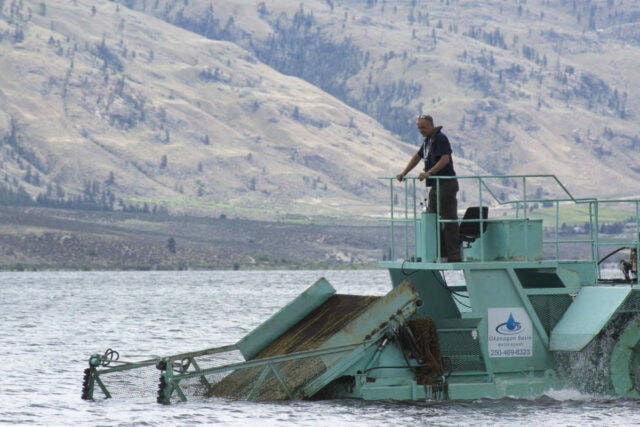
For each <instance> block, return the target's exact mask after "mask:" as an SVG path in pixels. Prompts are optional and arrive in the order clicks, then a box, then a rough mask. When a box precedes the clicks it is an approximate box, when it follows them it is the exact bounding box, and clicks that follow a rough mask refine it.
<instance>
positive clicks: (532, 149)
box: [149, 0, 640, 197]
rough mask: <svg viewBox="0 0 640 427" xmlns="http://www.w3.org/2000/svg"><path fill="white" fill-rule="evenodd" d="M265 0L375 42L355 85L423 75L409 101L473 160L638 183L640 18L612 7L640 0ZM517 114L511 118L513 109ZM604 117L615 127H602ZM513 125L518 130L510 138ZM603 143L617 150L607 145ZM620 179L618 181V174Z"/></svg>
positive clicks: (584, 184) (250, 7) (254, 23)
mask: <svg viewBox="0 0 640 427" xmlns="http://www.w3.org/2000/svg"><path fill="white" fill-rule="evenodd" d="M165 3H166V2H165ZM169 3H171V2H170V1H169ZM263 3H264V4H265V6H266V10H267V11H268V12H269V16H268V17H267V19H274V17H277V16H279V15H280V14H282V13H284V14H286V15H287V16H288V17H292V16H293V15H294V13H296V11H299V10H303V11H304V12H305V13H307V14H311V13H312V14H313V17H314V19H315V20H316V22H317V23H318V24H317V25H318V27H319V28H320V29H321V31H322V32H323V33H325V34H330V35H332V36H333V37H334V38H335V39H337V40H342V38H344V37H350V38H351V40H353V41H354V42H355V43H357V44H358V45H359V46H360V48H362V49H363V50H364V51H368V52H369V54H370V55H371V61H370V63H369V66H368V67H367V68H366V69H364V70H363V71H362V72H361V73H360V74H358V75H357V76H355V77H353V78H352V79H351V81H350V83H351V86H352V88H353V91H354V93H358V92H361V91H362V90H363V88H364V87H365V86H366V85H367V81H368V79H369V76H370V75H371V77H372V78H373V80H374V82H380V83H382V82H391V81H394V80H395V81H397V80H399V79H403V80H405V81H415V82H419V83H421V84H422V96H420V97H416V99H415V101H414V102H413V104H412V106H413V107H414V108H415V110H416V111H419V110H424V111H428V112H432V113H433V114H434V115H435V116H436V118H437V120H438V121H439V122H440V123H441V124H444V125H445V129H448V132H449V135H450V137H452V139H453V141H454V144H459V146H458V148H462V149H464V153H465V157H467V159H468V160H471V161H473V162H475V163H478V164H480V165H481V166H483V167H484V168H486V169H489V170H492V171H497V172H501V173H512V174H518V173H534V174H535V173H547V174H556V175H558V176H559V177H560V178H561V179H562V180H563V182H564V183H565V184H566V185H567V186H568V187H569V189H570V190H572V192H574V193H575V195H576V196H593V195H594V194H593V193H594V191H595V192H596V193H597V195H598V196H600V197H607V196H609V197H614V196H629V195H636V196H637V195H638V190H637V189H638V186H637V180H638V178H640V176H639V174H638V171H640V157H638V156H637V155H636V151H637V146H635V148H634V146H633V144H632V143H631V142H630V139H632V138H635V139H636V144H637V140H638V138H639V136H640V122H639V121H638V117H639V114H640V84H639V83H640V81H639V80H638V73H637V70H638V69H639V68H640V46H639V45H638V42H637V40H639V39H638V31H640V30H639V28H640V26H639V25H638V22H637V18H635V20H632V21H631V22H628V23H620V22H617V23H613V24H609V23H607V22H606V19H605V18H606V17H608V16H614V15H617V14H621V13H622V12H625V13H626V15H625V16H626V17H627V18H629V17H631V18H632V19H633V17H634V16H637V15H638V12H639V11H640V5H639V4H638V3H637V2H632V1H620V2H617V1H616V2H605V1H592V2H587V3H583V2H577V3H575V5H576V7H577V8H578V9H579V13H580V19H579V20H578V18H577V13H576V12H574V11H573V10H572V8H573V6H572V4H571V3H570V2H565V3H566V4H562V3H559V2H548V1H544V0H528V1H527V2H518V1H509V2H504V1H482V2H479V1H455V0H452V1H447V2H434V1H418V2H415V3H417V6H416V7H415V8H413V7H411V3H414V2H407V1H399V0H398V1H384V2H383V1H377V2H376V1H374V2H364V1H338V0H336V1H331V2H328V1H323V0H312V1H304V2H300V1H299V0H282V1H281V0H278V1H265V2H263ZM609 3H611V4H609ZM206 4H208V2H207V1H204V0H195V1H192V2H190V3H189V6H188V7H187V8H186V9H185V13H189V10H190V8H191V9H192V10H202V8H203V7H204V5H206ZM367 4H374V6H373V7H367ZM149 7H150V6H149ZM592 7H596V8H597V9H596V14H595V16H596V30H589V29H588V28H587V23H588V20H589V13H590V9H591V8H592ZM215 11H216V14H217V16H218V17H219V18H220V20H221V22H225V21H226V19H227V17H229V16H233V17H234V20H235V25H236V26H237V27H239V28H241V29H242V30H244V31H246V32H248V33H249V34H251V35H252V37H253V38H254V39H264V38H265V37H267V36H268V35H269V33H270V32H271V31H272V29H270V28H269V27H266V26H265V20H263V19H261V18H260V17H259V15H258V12H257V7H256V4H255V2H254V1H252V0H227V1H221V2H216V4H215ZM149 12H150V13H151V12H152V11H151V10H149ZM418 13H422V14H423V15H424V14H427V13H428V14H429V22H430V23H429V25H425V24H424V22H423V23H419V22H417V21H416V22H415V23H414V24H410V23H409V22H408V19H407V17H408V16H409V15H410V14H413V16H414V17H416V18H417V14H418ZM634 14H635V15H634ZM439 23H441V25H438V24H439ZM472 27H473V28H475V29H477V30H478V29H479V30H482V31H485V32H488V33H491V32H494V31H495V30H499V31H500V32H501V34H502V36H503V37H504V40H505V43H506V44H507V49H502V48H499V47H493V46H491V45H489V44H487V43H485V42H484V41H482V40H478V39H473V38H470V37H468V36H466V35H465V33H467V32H468V30H469V29H470V28H472ZM434 31H435V33H436V38H437V41H436V42H434V41H433V37H432V36H433V32H434ZM634 40H635V41H634ZM525 47H528V48H533V49H535V51H536V53H537V54H538V55H539V57H540V58H542V57H545V56H546V58H547V65H546V67H542V66H540V65H539V64H536V63H535V62H534V61H530V60H527V59H525V58H524V57H523V53H522V52H523V48H525ZM390 52H394V53H395V57H394V58H393V59H391V60H388V61H385V60H384V59H383V57H384V56H385V55H388V54H389V53H390ZM465 53H466V57H465V56H464V55H465ZM405 54H406V56H405ZM489 55H492V56H493V58H494V60H495V65H494V66H493V69H492V70H491V71H488V70H487V69H486V68H483V67H481V66H479V65H478V58H480V57H481V56H485V58H486V57H488V56H489ZM471 58H474V60H472V59H471ZM513 65H518V66H520V67H522V70H523V71H522V73H521V78H520V79H518V81H508V80H507V81H506V83H504V84H501V83H499V82H498V80H499V77H498V74H499V71H501V70H502V71H505V70H507V69H509V68H510V67H511V66H513ZM567 67H573V68H574V69H575V73H573V74H571V73H569V74H567V77H568V83H567V86H568V87H572V88H576V89H577V90H578V92H580V91H582V93H581V96H583V97H584V96H587V97H588V96H590V94H589V93H584V89H581V88H580V79H581V76H583V75H585V74H587V73H590V74H592V75H595V76H596V77H597V78H599V79H602V80H603V81H604V82H605V83H606V84H607V85H608V86H609V88H610V89H611V90H614V89H615V90H617V91H618V93H619V94H620V96H623V94H626V96H627V100H626V110H627V111H628V113H629V117H628V118H627V119H625V120H623V119H620V118H617V117H615V115H614V114H612V112H611V110H610V109H609V108H607V107H606V106H605V105H599V107H598V109H597V110H594V109H591V110H590V109H587V108H586V104H587V101H586V100H585V99H584V98H578V99H571V100H569V101H564V100H560V99H558V97H557V95H558V93H559V92H560V91H561V90H562V89H563V88H566V86H565V87H563V86H562V85H561V84H560V83H558V82H557V81H556V80H555V75H556V74H557V73H558V72H559V71H560V72H565V70H566V69H567ZM459 70H462V71H463V72H465V73H472V72H473V71H474V70H477V71H478V72H479V73H480V74H486V75H487V76H488V80H489V82H490V84H491V87H492V91H490V93H489V94H488V95H485V94H483V93H482V92H480V91H478V90H476V89H474V88H472V87H471V86H470V85H469V84H465V83H464V82H463V83H462V84H460V83H458V82H456V79H457V73H458V71H459ZM509 115H510V117H511V120H510V121H507V120H505V118H506V117H507V116H509ZM475 116H484V117H485V118H486V120H487V124H486V125H484V126H473V125H472V124H471V121H472V119H473V118H474V117H475ZM463 117H464V119H465V120H466V126H465V127H464V128H463V127H462V126H461V123H462V121H463ZM497 120H500V122H499V124H498V125H497V126H496V123H497ZM411 125H412V118H408V119H407V126H411ZM605 128H608V129H610V130H612V131H613V132H614V133H616V134H618V136H616V137H614V138H609V137H607V136H605V135H603V133H604V130H605ZM505 135H509V138H503V136H505ZM577 140H580V142H576V141H577ZM454 149H455V145H454ZM459 151H460V150H459ZM603 151H604V152H607V151H609V152H608V153H606V154H604V155H601V154H599V153H602V152H603ZM634 168H635V170H634ZM612 182H615V183H617V185H615V186H611V183H612Z"/></svg>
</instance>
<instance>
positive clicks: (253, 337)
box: [237, 278, 336, 360]
mask: <svg viewBox="0 0 640 427" xmlns="http://www.w3.org/2000/svg"><path fill="white" fill-rule="evenodd" d="M335 292H336V290H335V289H334V288H333V286H331V284H330V283H329V282H328V281H327V280H326V279H325V278H321V279H319V280H318V281H317V282H316V283H314V284H313V285H312V286H310V287H309V288H308V289H307V290H306V291H304V292H303V293H301V294H300V295H298V297H297V298H296V299H294V300H293V301H291V302H290V303H289V304H287V305H285V306H284V307H282V308H281V309H280V310H279V311H278V312H277V313H276V314H274V315H273V316H271V317H270V318H269V319H268V320H267V321H266V322H264V323H262V324H261V325H260V326H258V327H257V328H255V329H254V330H253V331H251V332H250V333H249V334H248V335H247V336H245V337H244V338H242V339H241V340H240V341H238V344H237V346H238V350H240V352H241V353H242V355H243V356H244V358H245V359H246V360H249V359H251V358H253V357H254V356H255V355H256V354H258V353H259V352H260V350H262V349H263V348H265V347H266V346H267V345H269V344H270V343H271V342H272V341H273V340H275V339H276V338H278V337H279V336H280V335H282V334H283V333H285V332H286V331H288V330H289V328H291V327H292V326H293V325H295V324H297V323H298V322H299V321H300V320H302V319H304V318H305V317H306V316H307V315H308V314H309V313H311V312H312V311H313V310H315V309H316V308H318V307H320V305H322V304H323V303H324V302H325V301H326V300H327V299H329V297H330V296H331V295H333V294H335Z"/></svg>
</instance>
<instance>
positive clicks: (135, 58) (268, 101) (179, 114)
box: [0, 1, 413, 217]
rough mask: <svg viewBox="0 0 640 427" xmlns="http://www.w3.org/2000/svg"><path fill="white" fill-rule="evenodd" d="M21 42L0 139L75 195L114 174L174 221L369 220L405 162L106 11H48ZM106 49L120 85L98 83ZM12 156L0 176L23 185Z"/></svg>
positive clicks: (247, 64) (187, 45) (11, 54)
mask: <svg viewBox="0 0 640 427" xmlns="http://www.w3.org/2000/svg"><path fill="white" fill-rule="evenodd" d="M26 6H29V7H31V8H32V9H33V10H36V8H37V3H36V2H27V3H26ZM26 6H25V10H26ZM92 6H95V8H96V10H95V14H92ZM4 12H5V15H6V14H8V5H5V8H4ZM24 35H25V39H24V41H23V42H22V43H18V44H12V43H10V42H9V41H8V40H4V41H3V42H2V43H0V52H1V54H0V55H1V56H0V61H1V62H0V67H1V70H2V72H0V99H1V100H2V101H1V103H0V135H6V134H8V133H9V132H10V122H11V120H12V119H13V120H15V123H17V125H18V136H19V139H20V141H21V145H23V146H25V147H28V148H29V149H30V150H33V151H34V152H35V153H36V155H37V157H38V159H39V160H40V162H41V163H42V164H43V165H45V170H43V171H42V175H43V177H44V176H45V175H46V178H45V182H58V183H60V184H62V185H63V186H64V187H65V188H66V189H67V190H69V192H71V190H73V191H75V192H79V191H81V190H82V187H83V182H84V181H87V180H96V181H99V182H103V181H104V180H106V179H107V178H108V176H109V174H110V172H113V173H114V175H115V186H114V189H115V192H116V194H118V195H124V196H125V197H127V198H129V199H130V200H134V201H140V202H143V201H147V202H151V203H156V202H161V203H168V204H169V205H170V206H171V208H172V209H173V210H174V211H177V212H181V211H189V212H190V213H198V214H213V215H217V214H219V213H227V214H231V215H241V216H249V217H260V216H262V217H264V216H271V217H273V216H275V214H276V213H277V214H278V215H280V216H281V215H282V214H284V213H285V212H300V213H306V214H311V213H313V214H328V215H342V214H345V213H354V212H361V213H370V209H369V206H368V205H369V204H370V203H371V202H372V199H374V200H373V203H375V202H376V201H380V197H384V196H385V195H386V192H385V191H380V187H381V186H380V183H379V182H377V181H376V178H377V177H379V176H383V175H389V174H390V173H391V172H393V173H395V172H396V169H398V167H399V165H401V164H402V163H404V162H405V161H406V159H407V156H408V154H407V153H409V152H411V150H413V148H412V147H408V146H406V145H405V146H402V147H401V148H398V141H397V138H395V137H394V136H393V135H391V134H390V133H389V132H387V131H385V130H384V129H383V128H382V127H381V126H380V125H379V124H378V123H376V122H375V121H374V120H372V119H371V118H369V117H368V116H366V115H364V114H362V113H360V112H357V111H355V110H353V109H351V108H349V107H347V106H345V105H344V104H343V103H341V102H339V101H337V100H336V99H334V98H332V97H330V96H328V95H327V94H326V93H324V92H322V91H320V90H318V89H317V88H315V87H313V86H311V85H309V84H307V83H306V82H304V81H302V80H300V79H297V78H293V77H288V76H284V75H281V74H279V73H277V72H274V71H273V70H272V69H270V68H268V67H266V66H265V65H263V64H261V63H259V62H258V61H256V60H255V58H254V57H253V56H252V55H251V54H249V53H248V52H246V51H244V50H243V49H241V48H239V47H237V46H235V45H233V44H230V43H225V42H216V41H210V40H206V39H204V38H202V37H199V36H196V35H194V34H192V33H189V32H186V31H183V30H180V29H178V28H175V27H172V26H170V25H168V24H165V23H163V22H161V21H158V20H156V19H154V18H151V17H149V16H146V15H142V14H140V13H137V12H134V11H131V10H129V9H126V8H124V7H122V6H118V5H117V4H116V3H113V2H89V1H78V2H74V3H68V2H61V1H50V2H47V7H46V14H45V16H41V15H39V14H37V13H33V14H32V16H31V19H30V20H29V21H28V22H26V23H25V24H24ZM103 40H104V42H105V45H106V46H107V48H108V49H109V51H110V52H112V53H114V54H117V55H118V57H119V58H120V61H121V63H122V66H123V71H122V73H116V72H114V71H111V70H110V71H108V72H104V71H102V70H101V67H102V66H103V61H101V60H99V59H97V58H96V55H95V52H96V50H97V49H98V46H99V45H100V44H101V43H102V41H103ZM125 52H126V53H125ZM203 72H208V73H209V75H213V74H214V73H215V74H216V76H217V77H216V79H217V81H211V78H210V79H209V81H206V79H202V78H201V77H199V75H200V74H201V73H203ZM141 106H142V107H141ZM294 109H297V111H296V112H295V113H294ZM295 114H297V116H298V119H297V120H296V119H295V118H294V117H293V116H294V115H295ZM122 121H124V122H127V123H129V124H132V126H130V125H129V124H123V123H122ZM207 137H208V138H209V144H208V145H207V144H205V143H204V141H205V139H206V138H207ZM7 153H8V151H7V149H6V147H5V149H4V152H3V155H4V161H3V162H2V172H3V173H4V174H5V175H6V176H9V177H19V178H20V177H22V176H23V175H24V173H25V171H24V170H21V169H20V168H19V166H18V163H17V162H16V161H15V160H14V159H11V158H10V156H9V155H8V154H7ZM163 156H166V157H167V161H168V162H167V163H168V166H167V168H166V169H161V168H160V167H159V165H160V162H161V159H162V157H163ZM27 188H28V190H29V191H31V192H34V193H36V192H40V191H43V188H35V187H32V186H28V187H27ZM198 189H200V191H201V193H202V197H197V192H198ZM180 190H182V193H181V192H180Z"/></svg>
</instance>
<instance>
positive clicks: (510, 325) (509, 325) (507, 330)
mask: <svg viewBox="0 0 640 427" xmlns="http://www.w3.org/2000/svg"><path fill="white" fill-rule="evenodd" d="M496 332H497V333H499V334H502V335H516V334H519V333H520V332H522V324H521V323H520V322H516V319H515V318H514V317H513V313H509V318H508V319H507V321H506V322H504V323H500V324H499V325H498V326H496Z"/></svg>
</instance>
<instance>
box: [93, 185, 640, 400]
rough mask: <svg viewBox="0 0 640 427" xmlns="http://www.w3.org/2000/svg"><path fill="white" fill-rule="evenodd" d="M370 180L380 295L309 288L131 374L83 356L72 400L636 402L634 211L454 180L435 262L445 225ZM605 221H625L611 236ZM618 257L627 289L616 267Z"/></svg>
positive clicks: (549, 191) (639, 226) (629, 206)
mask: <svg viewBox="0 0 640 427" xmlns="http://www.w3.org/2000/svg"><path fill="white" fill-rule="evenodd" d="M382 179H383V180H384V181H385V182H387V183H388V187H389V196H390V197H389V214H388V216H387V217H386V218H384V219H383V221H385V222H386V224H387V225H388V230H389V233H390V234H389V237H390V238H389V241H390V246H389V248H388V251H387V250H385V256H384V257H383V260H381V261H380V262H379V263H378V265H379V267H380V268H385V269H387V270H388V271H389V274H390V279H391V290H390V291H389V293H388V294H386V295H384V296H366V295H344V294H338V293H336V290H335V289H334V288H333V286H332V285H331V284H330V283H329V282H328V281H327V280H326V279H324V278H321V279H319V280H318V281H317V282H316V283H315V284H313V285H312V286H311V287H309V288H308V289H307V290H305V291H304V292H303V293H302V294H300V295H299V296H298V297H297V298H295V299H294V300H293V301H291V302H290V303H289V304H287V305H286V306H284V307H283V308H282V309H280V310H279V311H278V312H277V313H275V314H273V315H272V316H271V317H270V318H269V319H267V320H266V321H265V322H264V323H262V324H261V325H260V326H258V327H257V328H256V329H254V330H253V331H252V332H251V333H249V334H248V335H246V336H245V337H243V338H242V339H241V340H239V341H238V342H237V343H235V344H232V345H227V346H222V347H214V348H209V349H204V350H200V351H192V352H186V353H181V354H175V355H168V356H166V357H159V358H151V359H147V360H143V361H138V362H123V361H120V360H118V359H119V357H118V353H117V352H115V351H113V350H107V351H106V352H105V353H104V354H100V353H96V354H93V355H91V356H90V358H89V366H88V367H87V369H86V370H85V375H84V382H83V391H82V397H83V398H84V399H94V398H95V397H96V396H95V395H96V391H99V392H101V394H98V395H99V396H100V395H102V396H105V397H112V393H113V390H116V389H121V388H123V387H128V386H131V385H132V384H134V383H136V381H143V380H144V379H145V378H147V379H148V378H154V384H153V385H152V386H150V387H152V388H153V392H154V393H155V395H156V399H157V401H158V402H159V403H163V404H168V403H171V402H172V401H177V400H182V401H185V400H187V398H188V396H190V395H194V394H202V395H205V396H220V397H225V398H233V399H248V400H286V399H322V398H331V399H340V398H357V399H365V400H381V399H383V400H387V399H392V400H425V399H433V400H447V399H452V400H453V399H478V398H502V397H506V396H509V397H517V398H536V397H538V396H542V395H544V394H545V393H548V392H549V391H551V390H553V389H559V388H563V387H576V388H579V389H582V390H583V391H585V392H588V393H597V394H601V395H608V396H620V397H624V398H638V397H640V394H639V393H640V315H639V312H640V288H639V287H638V278H637V261H638V260H637V256H638V255H637V254H638V251H637V249H638V246H639V244H640V243H639V231H640V223H639V219H638V218H640V216H639V208H640V200H636V199H633V200H632V199H624V200H622V199H620V200H598V199H595V198H587V199H578V198H574V197H573V196H572V195H571V194H570V192H569V191H568V190H567V189H566V188H565V186H564V185H562V184H561V183H560V181H559V180H558V179H557V178H556V177H555V176H553V175H512V176H464V177H458V180H459V181H460V182H461V188H462V189H463V192H462V193H461V197H459V198H462V199H463V200H462V202H463V203H465V202H466V203H467V204H469V202H471V204H472V205H471V206H469V207H468V209H466V212H465V214H464V215H463V216H462V218H461V219H459V220H457V222H458V223H459V224H460V232H461V238H462V241H461V245H462V246H463V259H462V261H460V262H446V260H445V259H444V257H443V256H442V253H441V248H440V244H439V242H440V241H441V237H442V236H441V229H442V227H443V225H444V223H446V222H447V221H452V220H443V219H440V218H439V217H438V215H437V214H432V213H427V212H426V211H425V209H424V198H423V197H422V193H423V191H424V184H423V183H420V182H418V181H417V180H415V179H408V180H405V181H404V182H402V183H398V182H396V181H395V180H394V178H382ZM440 179H447V178H444V177H443V178H440ZM439 182H440V181H437V182H436V184H435V185H436V191H437V188H438V187H439ZM613 214H616V216H615V217H616V218H617V217H621V218H626V219H627V222H626V223H625V224H624V225H623V226H622V227H618V229H616V230H613V231H615V233H614V234H612V233H610V232H608V231H612V230H610V228H611V227H609V228H607V227H606V225H607V223H605V222H604V218H606V217H608V216H611V215H613ZM578 215H582V216H584V220H576V218H577V217H578ZM565 218H568V219H570V220H571V223H572V225H571V226H568V225H567V222H568V221H566V220H565ZM629 218H630V219H629ZM543 221H544V222H545V224H544V225H543ZM633 249H635V251H633ZM627 253H629V254H630V255H629V259H627V260H622V261H621V263H620V265H622V266H623V267H625V268H623V272H624V275H623V273H621V272H618V271H617V269H616V268H617V261H616V260H614V257H612V255H614V254H618V255H619V256H622V255H626V254H627ZM603 255H604V256H603ZM611 260H613V261H614V262H615V263H616V264H615V265H614V269H613V270H612V269H611V267H610V264H607V263H606V262H605V261H611ZM606 266H609V270H607V268H605V267H606ZM363 274H366V273H363ZM363 280H366V277H364V278H363ZM238 356H239V358H238ZM234 357H235V358H234Z"/></svg>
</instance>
